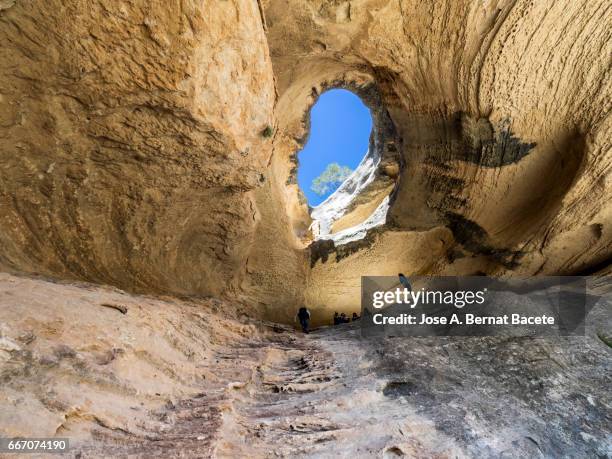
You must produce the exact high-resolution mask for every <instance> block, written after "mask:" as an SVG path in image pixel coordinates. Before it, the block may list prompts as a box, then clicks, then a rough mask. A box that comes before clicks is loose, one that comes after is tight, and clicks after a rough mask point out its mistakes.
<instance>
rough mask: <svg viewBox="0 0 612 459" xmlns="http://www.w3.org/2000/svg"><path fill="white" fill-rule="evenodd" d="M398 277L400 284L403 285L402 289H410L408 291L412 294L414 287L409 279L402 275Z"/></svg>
mask: <svg viewBox="0 0 612 459" xmlns="http://www.w3.org/2000/svg"><path fill="white" fill-rule="evenodd" d="M397 277H399V281H400V284H402V287H404V288H406V289H408V291H409V292H411V291H412V285H410V281H409V280H408V278H407V277H406V276H404V275H403V274H402V273H399V274H398V275H397Z"/></svg>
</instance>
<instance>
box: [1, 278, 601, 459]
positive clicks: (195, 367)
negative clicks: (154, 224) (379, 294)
mask: <svg viewBox="0 0 612 459" xmlns="http://www.w3.org/2000/svg"><path fill="white" fill-rule="evenodd" d="M109 305H110V306H117V305H122V306H125V308H127V313H125V314H123V313H122V312H121V311H120V310H118V309H116V308H114V307H110V306H109ZM223 307H224V304H223V303H222V302H220V301H218V300H202V301H201V302H193V301H187V300H177V299H172V298H155V297H150V296H138V295H129V294H126V293H125V292H121V291H117V290H116V289H110V288H106V287H97V286H89V285H81V284H69V285H66V284H57V283H51V282H47V281H42V280H37V279H28V278H21V277H15V276H9V275H4V274H2V275H0V330H1V331H2V336H1V337H0V345H1V346H0V351H1V352H0V357H1V358H2V360H0V379H1V380H2V386H1V388H0V434H1V435H2V436H16V435H24V436H30V437H34V436H42V435H43V434H44V435H56V436H58V437H62V436H63V437H69V438H70V439H71V441H72V445H73V450H72V453H71V457H101V456H106V457H109V456H112V457H126V456H129V457H245V456H249V457H381V456H383V457H401V456H406V457H432V456H434V457H560V456H565V457H568V456H569V457H606V456H610V455H611V454H612V450H611V446H610V445H611V439H612V434H611V430H610V426H611V425H612V422H611V421H612V410H611V399H610V387H611V384H610V382H611V379H612V378H611V369H612V365H611V364H612V359H611V350H610V348H609V347H607V346H606V345H605V344H603V343H602V342H601V341H600V340H599V339H598V338H597V337H596V336H594V334H593V333H592V332H591V331H589V333H587V336H585V337H573V338H555V339H554V340H553V339H552V338H551V339H517V338H510V339H508V338H506V339H504V338H461V339H460V338H454V339H453V338H436V339H434V338H413V339H406V338H395V339H378V340H369V339H362V338H361V337H360V332H359V329H358V326H357V325H358V324H347V325H341V326H338V327H324V328H321V329H318V330H315V331H314V332H313V333H311V334H309V335H303V334H301V333H297V332H295V331H294V330H291V329H290V328H287V327H284V326H279V325H274V324H270V323H262V322H258V321H254V320H252V319H248V318H245V316H244V315H242V314H241V313H240V311H238V312H236V313H235V316H234V317H228V315H229V316H231V314H228V313H227V311H226V310H224V309H223ZM77 312H78V314H77ZM68 316H70V321H68V320H67V317H68Z"/></svg>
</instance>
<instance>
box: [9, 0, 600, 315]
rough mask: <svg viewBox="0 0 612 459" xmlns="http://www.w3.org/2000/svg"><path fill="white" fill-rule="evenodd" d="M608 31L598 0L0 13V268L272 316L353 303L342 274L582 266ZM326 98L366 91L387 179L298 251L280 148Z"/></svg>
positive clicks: (48, 6) (198, 5)
mask: <svg viewBox="0 0 612 459" xmlns="http://www.w3.org/2000/svg"><path fill="white" fill-rule="evenodd" d="M611 19H612V11H611V10H610V8H609V6H608V2H606V1H605V0H588V1H587V0H571V1H570V0H565V1H554V2H553V1H541V2H533V1H528V0H499V1H488V2H484V1H480V0H452V1H451V0H449V1H436V2H434V1H431V2H423V1H420V0H400V1H391V0H352V1H342V0H334V1H323V0H315V1H309V2H304V1H302V0H288V1H287V0H262V1H260V2H255V1H249V0H232V1H204V0H200V1H196V0H187V1H181V2H179V1H170V2H144V1H135V2H131V3H123V2H103V1H79V0H69V1H62V2H60V1H50V2H44V4H43V2H26V1H12V0H9V1H4V2H0V43H1V45H0V60H1V61H2V63H3V65H2V67H1V68H0V72H1V74H0V102H1V103H0V155H2V158H1V160H0V161H1V165H0V215H1V216H2V222H3V224H2V226H1V227H0V246H1V250H0V269H2V270H8V271H20V272H40V273H42V274H45V275H50V276H55V277H61V278H78V279H84V280H89V281H93V282H99V283H108V284H113V285H117V286H120V287H122V288H126V289H129V290H137V291H146V292H169V293H175V294H191V295H219V294H222V293H224V292H232V293H237V294H238V295H239V297H240V298H241V300H244V301H245V302H250V303H253V304H256V305H257V309H258V310H260V311H264V312H266V314H267V315H269V316H271V317H274V318H277V319H278V320H289V318H290V317H291V316H292V314H293V311H294V310H295V308H296V306H297V303H300V302H302V301H305V302H306V303H307V304H309V305H310V306H311V307H313V308H319V307H320V308H322V309H323V310H325V311H327V310H328V309H330V308H344V309H346V310H347V311H348V310H351V309H354V308H355V307H356V303H355V301H354V298H355V295H354V292H356V291H357V289H358V280H359V276H360V275H363V274H395V273H396V272H397V271H403V272H405V273H407V274H410V273H419V274H425V273H456V274H474V273H483V272H485V273H490V274H510V275H516V274H521V275H522V274H535V273H551V274H552V273H562V274H565V273H589V272H597V271H599V270H601V269H604V268H605V267H606V266H607V265H609V260H610V254H611V253H612V247H611V246H612V244H611V240H612V235H611V229H610V228H611V223H612V222H611V218H612V215H611V213H612V209H611V206H610V204H609V202H610V199H609V197H610V191H611V190H610V188H611V184H610V161H611V158H612V156H611V153H610V134H611V130H612V127H611V126H612V124H611V118H610V99H611V97H610V96H611V90H610V88H611V86H610V72H609V69H610V56H611V55H612V39H611V34H612V32H610V27H609V24H610V23H611ZM347 85H348V86H350V87H365V86H367V85H374V86H375V87H376V90H377V91H378V93H379V94H380V101H381V105H380V107H379V109H380V110H384V111H388V114H389V116H390V119H391V120H392V123H393V132H394V133H395V134H394V135H397V137H396V138H394V139H392V140H393V142H395V143H394V148H397V149H398V152H399V153H398V154H399V156H400V163H401V171H400V174H399V177H398V178H397V181H396V185H395V187H394V189H393V191H392V205H391V209H390V212H389V219H388V222H387V225H386V226H385V227H383V228H379V229H377V230H376V231H374V232H372V233H371V234H369V235H368V237H367V238H366V239H365V240H364V241H359V242H358V243H355V244H353V245H351V246H346V247H341V248H333V247H329V245H328V246H327V249H325V250H323V251H321V250H320V247H318V248H316V250H315V249H312V250H311V249H309V248H308V243H309V239H308V231H307V229H308V225H309V217H308V212H307V208H306V206H305V204H304V202H303V201H301V200H300V195H299V190H298V189H297V186H296V185H295V180H294V179H295V166H296V164H295V154H296V152H297V151H298V150H299V149H300V148H301V146H302V145H303V144H304V142H305V140H306V138H307V135H308V117H307V112H308V109H309V107H310V106H311V105H312V104H313V103H314V102H315V101H316V98H317V97H318V95H319V94H320V93H321V91H322V90H324V89H325V88H328V87H332V86H347ZM379 128H381V127H380V126H379ZM383 188H384V187H383ZM381 189H382V188H381ZM385 190H388V187H387V188H385ZM379 198H380V196H378V195H375V196H374V198H373V199H379ZM365 208H367V203H364V204H363V206H362V207H361V208H360V209H365ZM360 211H361V210H360ZM348 220H350V218H347V221H348ZM342 292H345V294H344V293H342ZM349 292H352V293H349ZM349 298H350V300H349ZM325 314H327V312H325Z"/></svg>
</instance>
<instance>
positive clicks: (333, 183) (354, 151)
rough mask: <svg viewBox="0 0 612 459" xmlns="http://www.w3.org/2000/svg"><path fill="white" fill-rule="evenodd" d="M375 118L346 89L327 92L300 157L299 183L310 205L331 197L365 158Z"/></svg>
mask: <svg viewBox="0 0 612 459" xmlns="http://www.w3.org/2000/svg"><path fill="white" fill-rule="evenodd" d="M371 130H372V116H371V115H370V111H369V110H368V108H367V107H366V106H365V104H364V103H363V102H362V101H361V99H360V98H359V97H358V96H356V95H355V94H353V93H352V92H350V91H347V90H345V89H332V90H330V91H326V92H324V93H323V94H322V95H321V96H320V97H319V99H318V100H317V103H316V104H315V105H314V106H313V107H312V110H311V111H310V136H309V138H308V142H307V143H306V146H305V147H304V149H303V150H302V151H301V152H300V153H299V154H298V161H299V168H298V184H299V186H300V188H301V189H302V191H303V192H304V195H305V196H306V199H307V200H308V203H309V204H310V205H311V206H317V205H319V204H320V203H322V202H323V201H324V200H325V199H327V198H328V197H329V195H331V194H332V193H333V192H334V191H336V189H338V187H339V186H340V185H341V184H342V182H343V181H344V180H345V179H346V178H347V177H348V176H349V175H350V174H351V172H352V171H353V170H354V169H355V168H356V167H357V166H358V165H359V163H360V162H361V160H362V159H363V157H364V156H365V154H366V152H367V150H368V145H369V140H370V131H371Z"/></svg>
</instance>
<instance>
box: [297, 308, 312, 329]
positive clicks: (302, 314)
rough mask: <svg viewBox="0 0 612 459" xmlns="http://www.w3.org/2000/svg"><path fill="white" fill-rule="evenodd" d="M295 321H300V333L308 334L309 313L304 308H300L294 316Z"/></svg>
mask: <svg viewBox="0 0 612 459" xmlns="http://www.w3.org/2000/svg"><path fill="white" fill-rule="evenodd" d="M295 317H296V319H298V320H299V321H300V325H301V326H302V331H303V332H304V333H308V331H309V330H308V326H309V325H310V311H309V310H308V309H307V308H306V306H302V307H301V308H300V309H299V310H298V313H297V314H296V316H295Z"/></svg>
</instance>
